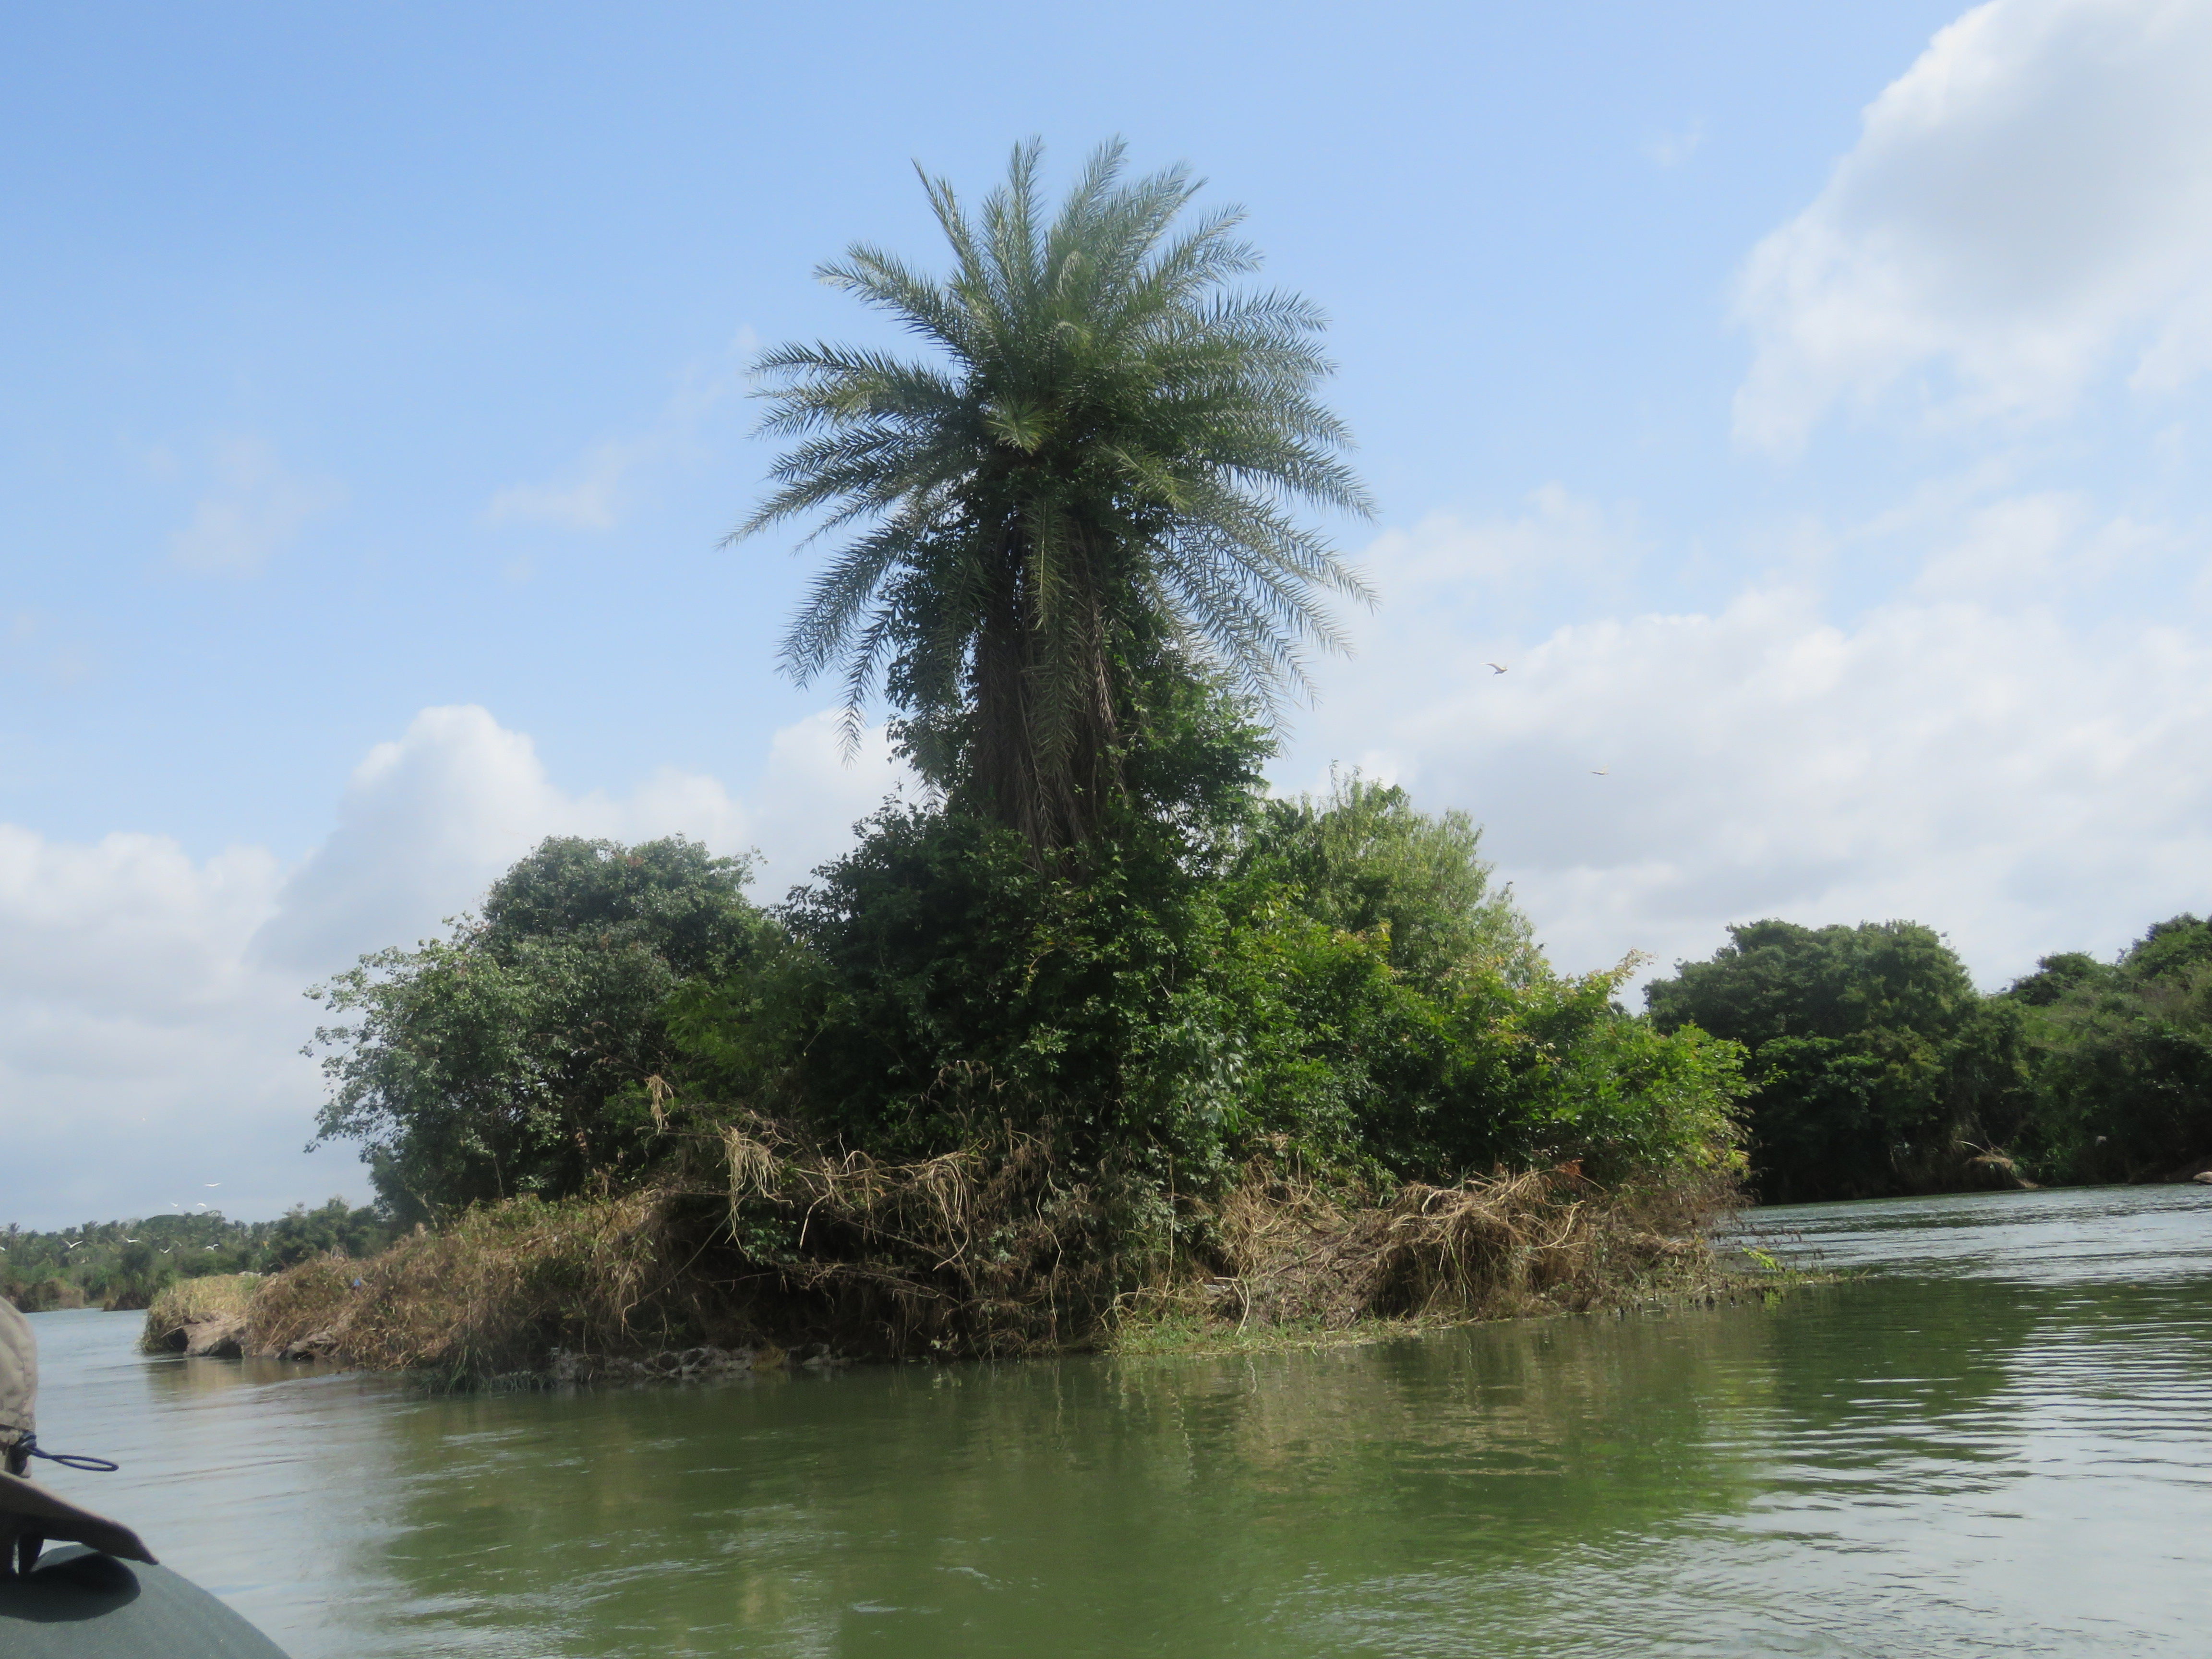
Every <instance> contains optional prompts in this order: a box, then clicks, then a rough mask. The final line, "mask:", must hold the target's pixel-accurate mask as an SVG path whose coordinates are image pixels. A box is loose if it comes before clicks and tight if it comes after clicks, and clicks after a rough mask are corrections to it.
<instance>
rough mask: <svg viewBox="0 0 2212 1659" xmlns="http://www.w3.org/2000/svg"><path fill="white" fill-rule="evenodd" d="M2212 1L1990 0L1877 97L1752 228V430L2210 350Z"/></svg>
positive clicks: (1781, 441)
mask: <svg viewBox="0 0 2212 1659" xmlns="http://www.w3.org/2000/svg"><path fill="white" fill-rule="evenodd" d="M2208 87H2212V5H2207V4H2205V3H2203V0H1995V3H1992V4H1988V5H1984V6H1981V7H1978V8H1977V9H1975V10H1973V11H1971V12H1969V13H1967V14H1966V15H1965V16H1963V17H1961V18H1960V20H1959V21H1957V22H1955V23H1954V24H1952V25H1951V26H1950V27H1948V28H1946V29H1944V30H1943V31H1942V32H1941V33H1938V34H1937V35H1936V38H1935V40H1933V41H1932V42H1931V43H1930V44H1929V47H1928V49H1927V51H1926V52H1924V53H1923V54H1922V56H1921V58H1919V60H1918V61H1917V63H1915V64H1913V65H1912V66H1911V69H1910V70H1907V71H1906V72H1905V75H1903V76H1901V77H1899V79H1898V80H1897V81H1896V82H1893V84H1892V85H1891V86H1890V87H1889V88H1887V90H1885V91H1884V92H1883V93H1882V94H1881V96H1880V97H1878V98H1877V99H1876V100H1875V101H1874V103H1873V104H1872V105H1871V106H1869V108H1868V109H1867V111H1866V113H1865V118H1864V125H1863V131H1862V133H1861V136H1860V139H1859V142H1858V144H1857V147H1856V148H1855V149H1853V150H1852V151H1851V152H1850V155H1847V156H1845V157H1844V160H1843V161H1841V162H1840V163H1839V164H1838V166H1837V167H1836V170H1835V173H1834V174H1833V176H1832V178H1831V179H1830V180H1829V182H1828V184H1827V186H1826V189H1825V190H1823V191H1821V193H1820V196H1819V197H1817V198H1816V199H1815V200H1814V202H1813V204H1812V205H1810V206H1809V207H1808V208H1807V209H1806V210H1804V211H1803V212H1802V213H1801V214H1800V215H1798V216H1797V217H1796V218H1795V219H1794V220H1792V221H1791V222H1790V223H1789V224H1787V225H1785V226H1784V227H1783V228H1781V229H1779V230H1778V231H1776V232H1775V233H1774V234H1771V236H1769V237H1767V238H1766V240H1764V241H1763V242H1761V243H1760V244H1759V246H1758V248H1757V249H1756V250H1755V251H1754V252H1753V254H1752V256H1751V259H1750V261H1749V264H1748V266H1747V269H1746V270H1745V272H1744V275H1743V278H1742V285H1741V298H1740V306H1739V312H1740V315H1741V318H1742V319H1744V320H1745V321H1746V322H1747V324H1748V325H1749V326H1750V328H1751V331H1752V334H1753V339H1754V342H1755V344H1756V356H1755V359H1754V361H1753V366H1752V368H1751V372H1750V374H1749V376H1748V377H1747V380H1745V382H1744V385H1743V386H1742V387H1741V390H1740V391H1739V392H1738V394H1737V399H1736V411H1735V413H1736V429H1737V433H1738V435H1739V437H1741V439H1743V440H1744V441H1747V442H1750V443H1753V444H1755V445H1759V446H1763V447H1772V448H1778V449H1788V448H1790V447H1795V446H1796V444H1798V443H1800V442H1801V441H1802V440H1803V438H1804V436H1805V435H1806V433H1807V432H1808V429H1809V428H1811V426H1812V425H1813V424H1814V422H1816V421H1818V420H1819V419H1820V416H1822V414H1823V413H1824V412H1826V410H1828V409H1829V408H1830V407H1832V405H1833V404H1836V403H1838V401H1840V400H1849V401H1852V402H1856V403H1857V404H1861V405H1865V404H1870V403H1872V402H1874V401H1875V400H1876V399H1879V398H1881V397H1882V396H1883V395H1884V394H1886V393H1891V392H1898V391H1900V390H1905V389H1908V388H1909V389H1910V390H1911V392H1914V393H1915V394H1916V395H1917V398H1918V399H1919V401H1920V402H1921V404H1923V407H1924V408H1925V410H1927V412H1928V413H1929V414H1930V415H1931V416H1935V417H1936V418H1938V419H1941V420H1945V421H1958V420H1970V419H1977V418H1983V417H1988V416H2019V417H2034V416H2048V415H2051V414H2055V413H2057V412H2060V411H2063V410H2064V409H2065V408H2066V407H2068V405H2069V404H2070V403H2071V402H2072V401H2073V400H2074V399H2075V397H2076V396H2077V395H2078V394H2079V393H2080V392H2081V389H2082V388H2083V386H2085V385H2086V384H2087V383H2088V382H2089V381H2090V380H2092V379H2093V377H2095V376H2097V375H2099V374H2101V373H2104V372H2105V371H2106V370H2107V369H2108V368H2113V367H2123V368H2128V369H2130V371H2131V373H2130V379H2131V381H2132V383H2133V384H2134V385H2135V386H2136V387H2137V388H2138V389H2139V390H2142V391H2145V392H2155V391H2170V390H2172V389H2173V388H2175V387H2177V386H2180V385H2181V384H2183V383H2184V382H2185V381H2186V380H2189V379H2191V377H2193V376H2195V375H2196V374H2200V373H2201V372H2203V370H2204V369H2205V368H2208V367H2212V96H2208V95H2207V88H2208Z"/></svg>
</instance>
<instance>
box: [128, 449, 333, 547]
mask: <svg viewBox="0 0 2212 1659" xmlns="http://www.w3.org/2000/svg"><path fill="white" fill-rule="evenodd" d="M214 471H215V478H216V488H215V489H214V490H213V491H211V492H210V494H208V495H204V496H202V497H201V498H200V501H199V503H198V505H197V507H194V508H193V509H192V520H191V523H190V524H189V525H187V526H185V528H184V529H182V530H180V531H179V532H177V533H176V535H175V536H173V538H170V543H169V556H170V557H171V558H172V559H173V560H174V561H175V562H177V563H178V564H179V565H181V566H183V567H184V568H185V569H187V570H190V571H193V572H196V573H197V574H201V575H210V576H251V575H253V574H257V573H258V572H259V571H260V569H261V568H262V567H263V566H264V565H265V564H267V563H268V562H269V561H270V558H271V557H272V556H275V555H276V554H277V553H280V552H282V551H283V550H284V549H286V548H287V547H289V546H290V545H291V544H292V543H293V542H294V541H295V539H296V538H298V536H299V533H300V532H301V530H302V529H304V528H305V527H306V526H307V522H308V521H309V520H312V519H313V518H314V517H316V516H317V515H318V514H319V513H326V512H329V511H330V510H331V508H333V507H337V506H339V505H340V504H342V503H343V501H344V500H345V491H344V489H343V488H342V487H341V486H339V485H337V484H336V483H332V482H331V481H330V480H329V479H326V478H301V477H295V476H294V475H293V474H291V473H289V472H288V471H285V470H284V468H283V466H281V465H278V463H277V460H276V452H275V451H274V450H272V449H271V448H270V447H269V446H268V445H267V444H266V443H264V442H263V441H261V440H260V439H258V438H234V439H231V440H228V441H226V442H224V443H222V444H221V445H218V446H217V447H216V454H215V465H214Z"/></svg>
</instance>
